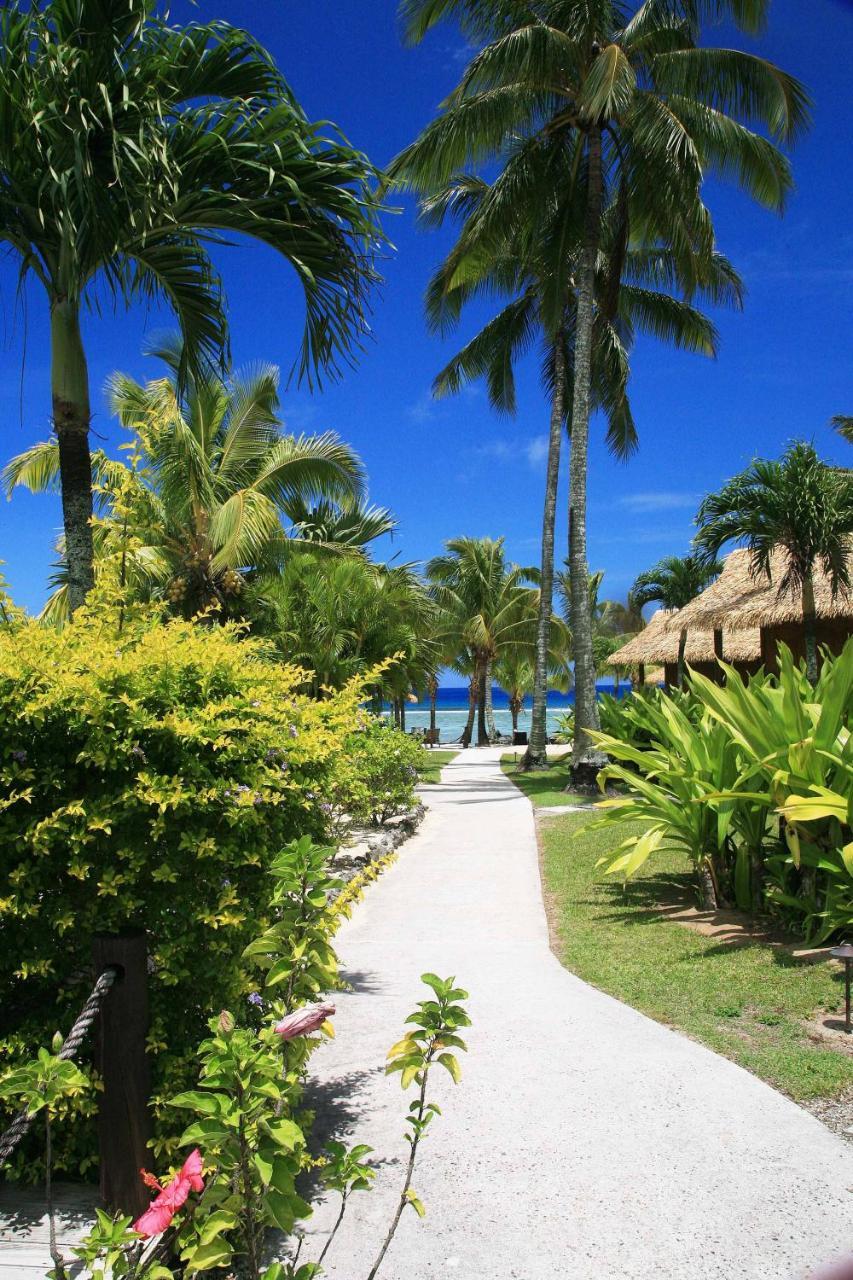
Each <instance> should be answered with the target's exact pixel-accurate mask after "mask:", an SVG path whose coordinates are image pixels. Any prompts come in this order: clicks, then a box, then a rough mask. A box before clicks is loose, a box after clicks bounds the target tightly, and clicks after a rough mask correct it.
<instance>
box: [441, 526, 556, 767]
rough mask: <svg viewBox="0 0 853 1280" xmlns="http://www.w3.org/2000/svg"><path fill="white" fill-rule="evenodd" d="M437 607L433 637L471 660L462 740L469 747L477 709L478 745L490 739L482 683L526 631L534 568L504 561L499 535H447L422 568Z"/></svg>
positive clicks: (533, 597)
mask: <svg viewBox="0 0 853 1280" xmlns="http://www.w3.org/2000/svg"><path fill="white" fill-rule="evenodd" d="M426 575H427V579H428V581H429V583H430V586H431V592H432V596H433V599H434V601H435V604H436V606H437V609H438V616H439V623H438V627H439V630H438V635H437V639H438V642H439V644H440V645H443V647H444V648H446V649H448V648H453V649H454V650H455V651H456V652H457V653H458V654H460V656H463V661H464V658H465V657H467V658H469V659H470V662H471V667H472V671H471V695H472V696H471V700H470V710H469V717H468V723H467V724H466V727H465V730H464V731H463V734H462V745H463V746H466V747H467V746H469V745H470V742H471V736H472V733H473V722H474V710H475V706H476V711H477V745H478V746H484V745H486V744H487V743H488V741H489V733H488V727H487V724H486V686H487V683H488V681H489V679H490V673H491V671H492V669H493V667H494V664H495V663H496V662H497V661H498V660H499V658H500V656H501V653H502V652H503V650H504V648H505V647H506V646H508V645H510V644H511V643H512V641H513V640H514V639H516V638H518V637H520V636H522V635H524V633H525V629H526V630H527V634H528V637H529V635H530V629H531V622H532V619H533V616H534V615H533V613H532V610H533V609H535V608H536V592H535V590H534V589H533V588H531V587H530V586H528V585H527V584H528V583H530V582H531V581H532V580H533V579H534V578H535V576H536V575H535V571H533V570H530V569H522V568H520V567H519V566H518V565H508V564H507V562H506V557H505V555H504V545H503V538H497V539H492V538H451V539H450V541H448V542H446V543H445V552H444V554H443V555H441V556H435V557H434V558H433V559H432V560H430V561H429V563H428V564H427V567H426Z"/></svg>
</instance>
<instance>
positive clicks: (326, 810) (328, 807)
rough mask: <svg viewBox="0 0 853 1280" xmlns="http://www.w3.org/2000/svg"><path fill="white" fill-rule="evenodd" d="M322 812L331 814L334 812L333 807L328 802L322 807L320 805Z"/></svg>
mask: <svg viewBox="0 0 853 1280" xmlns="http://www.w3.org/2000/svg"><path fill="white" fill-rule="evenodd" d="M320 812H321V813H331V812H332V806H331V805H330V804H329V802H328V801H325V802H324V803H323V804H321V805H320Z"/></svg>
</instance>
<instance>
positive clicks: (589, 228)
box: [569, 127, 602, 770]
mask: <svg viewBox="0 0 853 1280" xmlns="http://www.w3.org/2000/svg"><path fill="white" fill-rule="evenodd" d="M601 205H602V176H601V130H600V129H599V128H598V127H594V128H592V129H590V133H589V143H588V178H587V205H586V228H585V233H584V248H583V256H582V258H581V266H580V272H579V278H578V302H577V325H576V329H575V366H574V397H573V403H572V418H571V422H572V434H571V444H570V450H569V595H570V601H571V614H572V647H573V650H574V659H575V732H574V742H573V745H572V769H573V770H577V769H578V767H579V766H580V765H581V764H582V762H583V760H584V758H585V757H586V756H587V755H588V754H589V746H590V743H589V738H588V737H587V730H588V729H597V728H598V727H599V721H598V709H597V707H596V701H595V658H594V655H593V648H592V616H591V613H590V600H589V563H588V560H587V552H586V487H587V465H588V454H589V419H590V412H591V407H592V330H593V320H594V291H595V266H596V259H597V257H598V245H599V240H600V236H601Z"/></svg>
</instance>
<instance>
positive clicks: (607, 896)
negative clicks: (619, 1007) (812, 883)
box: [541, 813, 853, 1100]
mask: <svg viewBox="0 0 853 1280" xmlns="http://www.w3.org/2000/svg"><path fill="white" fill-rule="evenodd" d="M590 821H591V819H590V817H588V816H587V815H586V814H579V813H578V814H566V815H565V817H555V818H554V819H552V820H550V821H547V822H545V823H543V825H542V829H541V835H542V844H543V855H544V876H545V883H546V887H547V890H548V893H549V896H550V899H551V901H550V907H551V910H552V919H553V923H554V928H555V932H556V934H557V941H556V943H555V945H556V946H557V949H558V954H559V957H560V959H561V960H562V962H563V964H565V966H566V968H568V969H570V970H571V971H572V972H573V973H576V974H578V976H579V977H581V978H584V979H585V980H586V981H588V982H591V983H592V984H593V985H595V986H596V987H600V988H601V989H602V990H603V991H607V992H609V993H610V994H611V995H614V996H617V997H618V998H619V999H620V1000H624V1001H625V1002H626V1003H627V1004H630V1005H633V1007H634V1008H636V1009H640V1010H641V1011H642V1012H643V1013H646V1014H648V1015H649V1016H650V1017H652V1018H655V1019H657V1020H658V1021H659V1022H664V1023H667V1024H668V1025H670V1026H673V1027H676V1028H678V1029H679V1030H681V1031H684V1032H686V1033H687V1034H688V1035H690V1036H693V1037H695V1038H696V1039H697V1040H700V1041H702V1043H703V1044H706V1045H708V1046H709V1047H710V1048H712V1049H715V1050H716V1051H717V1052H718V1053H721V1054H724V1055H725V1056H726V1057H727V1058H731V1059H733V1060H734V1061H735V1062H738V1063H740V1065H741V1066H743V1067H746V1068H747V1069H748V1070H750V1071H752V1072H754V1073H755V1074H756V1075H757V1076H760V1077H761V1078H762V1079H763V1080H766V1081H768V1082H769V1083H770V1084H772V1085H774V1086H775V1087H776V1088H778V1089H781V1090H783V1091H784V1092H786V1093H788V1094H790V1096H791V1097H793V1098H796V1099H799V1100H806V1099H808V1098H815V1097H829V1096H833V1095H835V1094H838V1093H841V1092H842V1091H843V1090H844V1089H845V1088H849V1087H850V1086H851V1085H853V1055H850V1054H849V1053H845V1052H843V1051H839V1050H838V1049H834V1048H831V1047H827V1046H824V1045H821V1044H817V1043H814V1042H813V1041H811V1040H810V1039H809V1038H808V1032H807V1029H806V1026H805V1024H806V1023H807V1022H808V1021H810V1020H812V1019H814V1018H817V1017H822V1016H826V1014H827V1013H832V1014H838V1015H841V1016H843V1005H844V989H843V980H842V976H841V973H840V970H839V969H838V968H837V967H836V966H835V965H833V964H831V963H829V962H828V961H825V960H819V961H814V960H813V959H812V960H810V959H809V958H807V957H801V958H798V957H795V956H792V955H791V954H790V953H789V952H788V951H787V950H785V949H783V948H781V947H774V946H772V945H770V944H769V943H767V942H761V941H752V940H750V941H747V942H746V943H740V944H733V943H730V942H728V943H727V942H720V941H719V940H718V939H714V938H710V937H705V936H703V935H702V934H700V933H698V932H697V931H696V930H694V929H689V928H685V927H684V926H683V925H680V924H677V923H675V922H671V921H670V922H668V921H666V919H665V918H664V917H663V915H662V914H661V907H662V906H667V905H670V906H671V905H672V904H682V905H689V904H690V903H691V901H692V891H691V878H690V875H689V872H688V871H687V870H686V869H685V865H684V860H683V859H682V858H679V857H678V855H677V854H661V855H660V856H658V857H657V858H655V859H654V860H653V862H651V863H649V864H648V867H647V869H645V871H644V872H641V873H640V874H639V875H638V876H637V877H636V879H635V880H633V881H632V882H630V883H629V885H628V887H627V889H625V890H623V887H622V885H621V884H620V883H618V882H617V883H613V882H612V881H610V882H608V881H606V880H602V877H601V871H600V870H599V869H597V868H596V865H595V864H596V862H597V860H598V859H599V858H600V857H601V856H602V855H603V854H605V853H608V852H610V851H611V850H612V849H613V848H614V846H615V845H616V844H617V843H618V841H619V840H620V839H621V838H622V833H620V832H619V831H618V829H616V828H610V829H609V830H603V831H590V830H589V829H588V827H589V823H590ZM629 830H630V827H628V826H627V825H626V827H625V829H624V834H625V835H627V834H628V832H629Z"/></svg>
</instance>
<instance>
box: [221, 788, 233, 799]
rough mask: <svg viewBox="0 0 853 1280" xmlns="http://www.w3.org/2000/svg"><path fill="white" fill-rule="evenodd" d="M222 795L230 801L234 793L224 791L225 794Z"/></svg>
mask: <svg viewBox="0 0 853 1280" xmlns="http://www.w3.org/2000/svg"><path fill="white" fill-rule="evenodd" d="M222 794H223V795H224V796H225V799H226V800H230V799H231V796H232V792H231V790H230V789H228V790H226V791H223V793H222Z"/></svg>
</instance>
